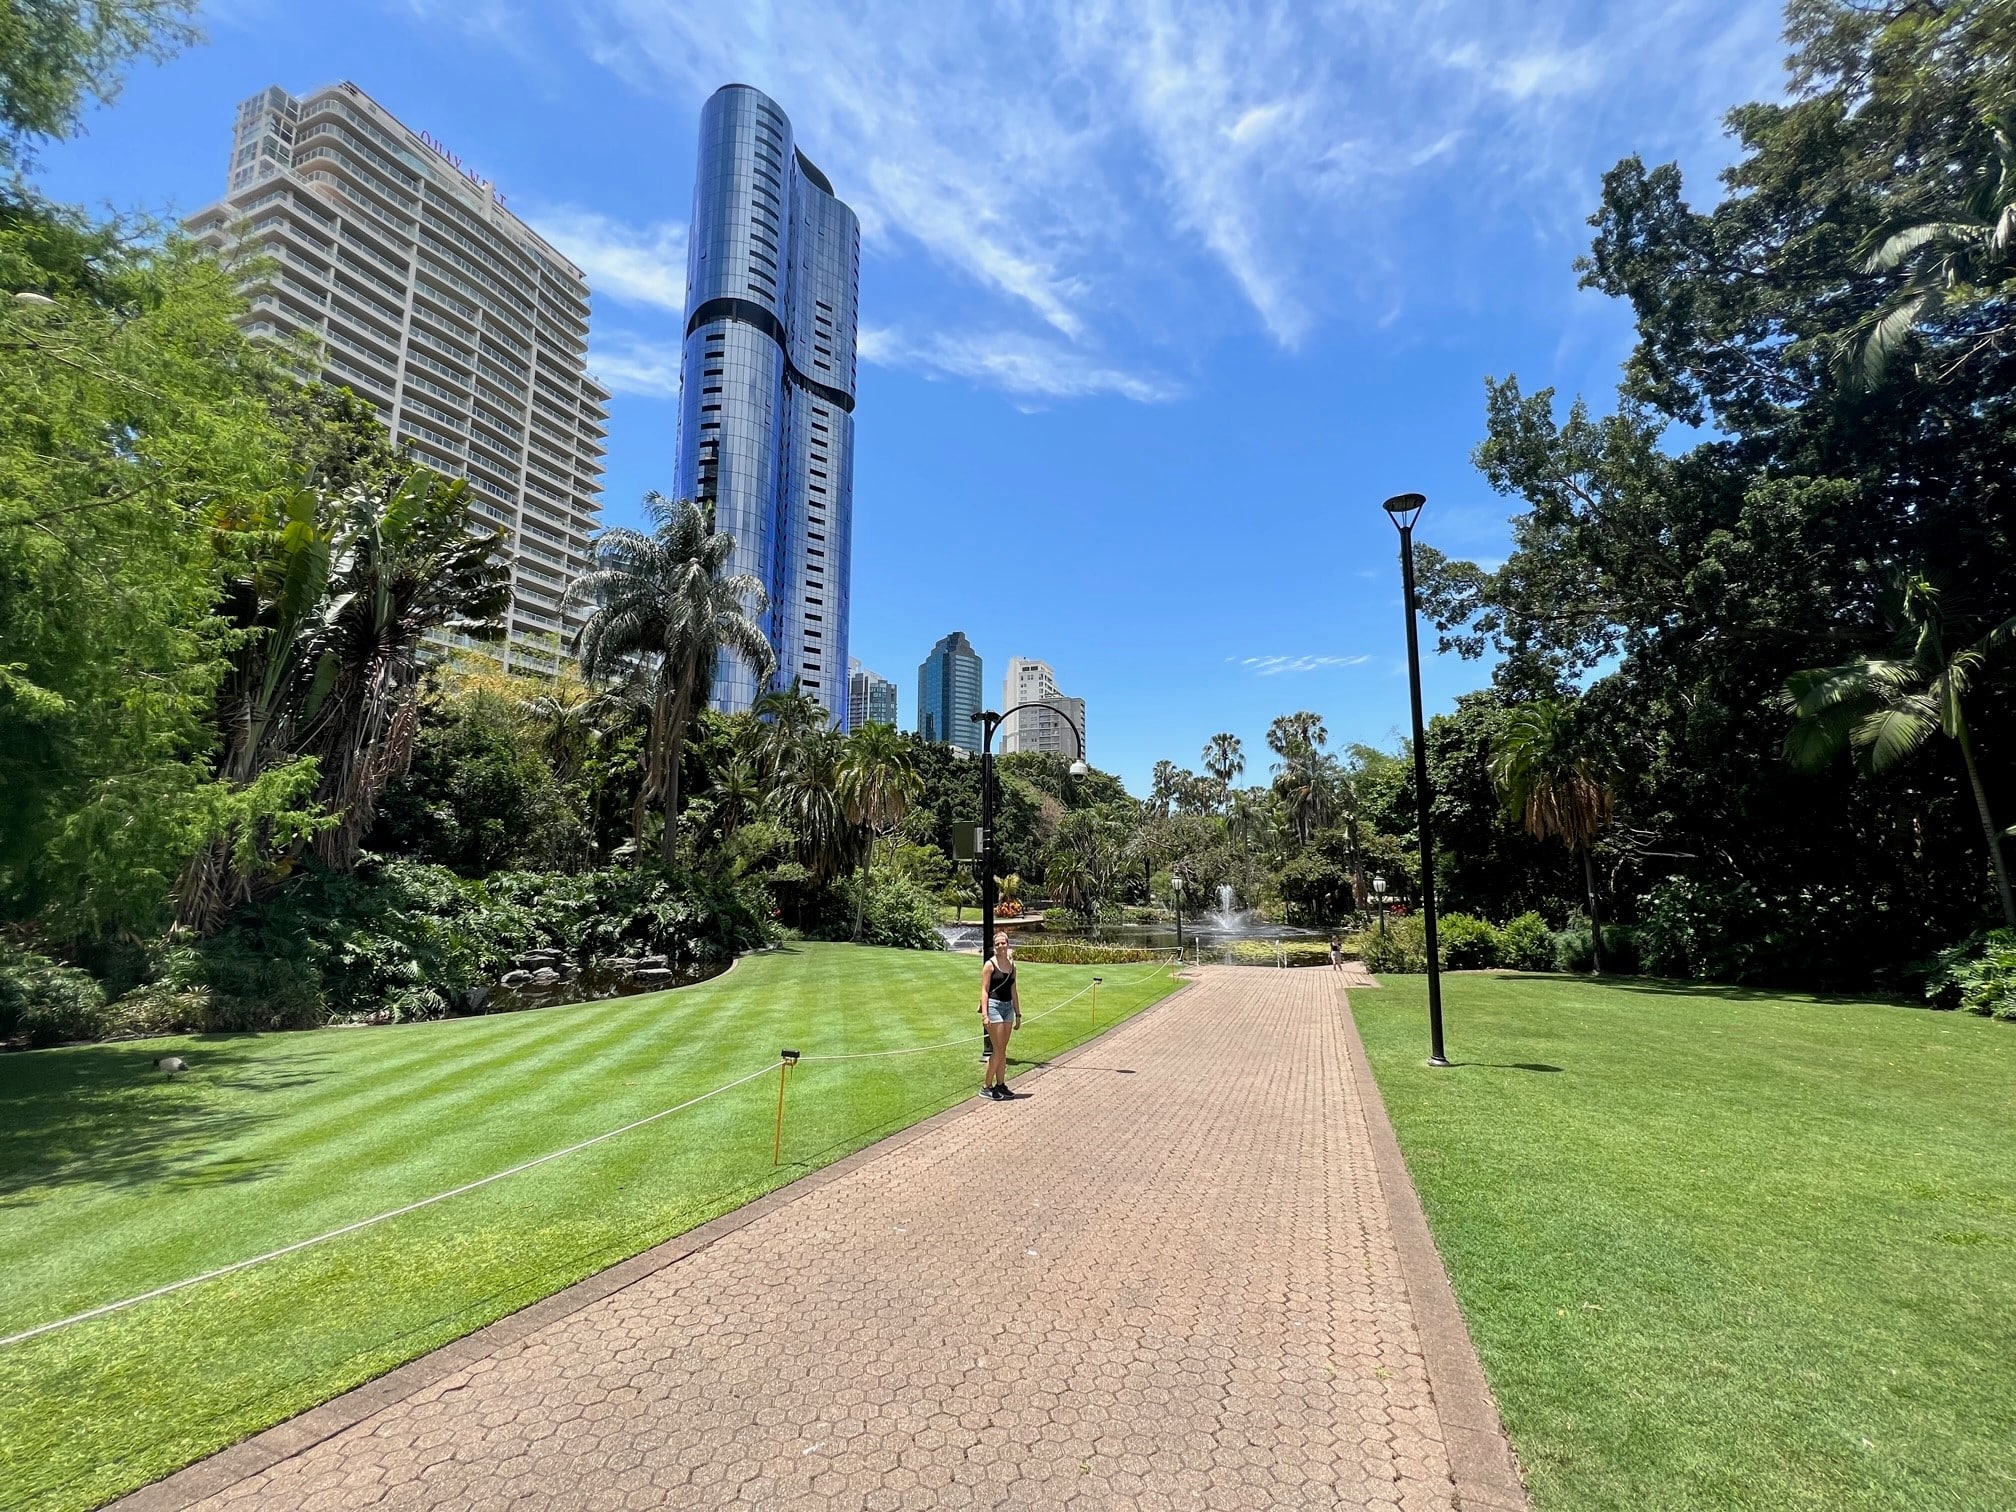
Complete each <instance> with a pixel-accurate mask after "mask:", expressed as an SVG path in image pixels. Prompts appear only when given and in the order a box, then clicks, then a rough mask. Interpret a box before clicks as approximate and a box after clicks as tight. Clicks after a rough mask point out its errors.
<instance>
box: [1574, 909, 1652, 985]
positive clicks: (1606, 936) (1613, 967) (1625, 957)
mask: <svg viewBox="0 0 2016 1512" xmlns="http://www.w3.org/2000/svg"><path fill="white" fill-rule="evenodd" d="M1639 964H1640V961H1639V947H1638V931H1637V930H1635V929H1633V928H1631V927H1630V926H1629V925H1625V924H1605V925H1604V926H1603V969H1604V970H1605V971H1607V972H1611V973H1614V974H1615V975H1618V976H1631V975H1633V974H1635V973H1636V972H1637V971H1638V969H1639ZM1554 969H1555V970H1556V971H1573V972H1580V973H1583V974H1585V975H1586V974H1587V973H1589V972H1591V971H1593V970H1595V969H1596V951H1595V947H1594V944H1593V942H1592V940H1591V938H1590V931H1589V922H1588V920H1586V919H1578V920H1576V921H1575V922H1574V923H1573V924H1571V925H1569V926H1568V927H1567V928H1566V929H1558V930H1556V931H1555V932H1554Z"/></svg>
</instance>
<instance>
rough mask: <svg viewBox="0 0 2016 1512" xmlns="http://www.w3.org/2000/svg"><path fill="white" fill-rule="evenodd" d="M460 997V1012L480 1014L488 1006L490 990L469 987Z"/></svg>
mask: <svg viewBox="0 0 2016 1512" xmlns="http://www.w3.org/2000/svg"><path fill="white" fill-rule="evenodd" d="M461 996H462V1011H463V1012H464V1013H481V1012H482V1011H483V1010H484V1009H485V1008H488V1007H489V1006H490V989H489V988H488V987H471V988H468V989H467V990H466V991H464V992H463V993H462V995H461Z"/></svg>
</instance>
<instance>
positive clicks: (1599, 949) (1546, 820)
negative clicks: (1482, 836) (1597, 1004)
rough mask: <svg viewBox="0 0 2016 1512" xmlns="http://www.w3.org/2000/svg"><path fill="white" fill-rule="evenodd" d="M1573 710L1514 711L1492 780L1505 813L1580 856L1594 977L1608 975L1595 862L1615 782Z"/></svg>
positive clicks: (1500, 740)
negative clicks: (1589, 746)
mask: <svg viewBox="0 0 2016 1512" xmlns="http://www.w3.org/2000/svg"><path fill="white" fill-rule="evenodd" d="M1577 723H1578V722H1577V720H1576V717H1575V708H1574V706H1573V705H1570V704H1565V703H1558V702H1555V701H1553V700H1551V699H1541V700H1538V701H1537V702H1534V703H1528V704H1521V705H1519V706H1518V707H1517V708H1516V709H1514V710H1512V712H1511V714H1510V716H1509V717H1508V718H1507V719H1506V721H1505V725H1504V727H1503V728H1502V729H1501V730H1500V731H1499V732H1498V735H1497V737H1496V738H1495V739H1494V740H1493V741H1492V750H1491V779H1492V781H1493V782H1494V783H1495V784H1496V785H1497V788H1498V796H1499V798H1500V799H1501V800H1502V801H1503V802H1504V804H1505V812H1506V814H1507V815H1508V816H1509V817H1511V818H1512V819H1514V820H1515V821H1517V822H1518V823H1520V824H1522V825H1524V826H1525V828H1526V832H1527V833H1528V834H1530V835H1532V836H1533V837H1534V838H1535V839H1538V840H1546V839H1549V838H1553V839H1558V840H1560V841H1561V842H1562V843H1563V844H1564V845H1566V846H1567V847H1568V850H1569V853H1570V854H1571V855H1574V856H1579V857H1581V860H1582V883H1583V886H1584V887H1585V888H1587V889H1588V893H1589V933H1590V938H1591V941H1592V945H1593V959H1594V963H1595V968H1596V975H1598V976H1601V975H1602V974H1603V919H1602V915H1601V913H1600V912H1599V911H1598V908H1597V899H1596V864H1595V861H1594V860H1593V859H1592V857H1591V854H1590V853H1591V852H1592V851H1593V850H1594V848H1595V845H1596V841H1597V840H1598V838H1600V837H1601V835H1602V833H1603V828H1604V826H1605V825H1607V824H1608V823H1609V822H1610V813H1611V810H1612V809H1613V808H1614V807H1615V806H1616V802H1617V797H1616V791H1615V785H1614V777H1613V775H1612V773H1611V772H1610V770H1609V768H1608V767H1606V766H1605V765H1604V764H1603V762H1602V761H1601V760H1599V759H1598V758H1597V756H1596V755H1595V754H1594V753H1593V752H1592V751H1590V749H1589V748H1588V745H1587V743H1586V742H1585V741H1584V740H1583V739H1582V736H1581V732H1580V730H1579V729H1578V728H1577Z"/></svg>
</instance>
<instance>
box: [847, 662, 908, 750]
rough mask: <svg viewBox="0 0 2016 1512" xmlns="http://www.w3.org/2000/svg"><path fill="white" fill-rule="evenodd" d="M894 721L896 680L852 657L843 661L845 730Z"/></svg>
mask: <svg viewBox="0 0 2016 1512" xmlns="http://www.w3.org/2000/svg"><path fill="white" fill-rule="evenodd" d="M894 723H896V684H894V683H893V682H891V681H889V679H888V678H886V677H881V676H878V675H877V674H876V673H873V672H870V671H869V670H868V669H867V668H866V667H864V666H862V665H861V663H860V662H858V661H855V660H854V659H853V658H851V657H850V658H848V661H847V730H848V733H850V734H851V733H853V732H854V731H855V730H858V729H860V728H861V726H863V725H864V724H888V725H893V724H894Z"/></svg>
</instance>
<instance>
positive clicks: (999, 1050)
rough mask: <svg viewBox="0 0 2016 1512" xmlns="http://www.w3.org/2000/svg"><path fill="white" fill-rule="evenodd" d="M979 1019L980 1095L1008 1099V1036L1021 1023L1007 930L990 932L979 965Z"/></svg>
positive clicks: (997, 1100) (1018, 995)
mask: <svg viewBox="0 0 2016 1512" xmlns="http://www.w3.org/2000/svg"><path fill="white" fill-rule="evenodd" d="M980 1022H981V1023H983V1024H985V1025H986V1026H987V1044H988V1047H989V1054H988V1056H987V1072H986V1076H985V1079H984V1080H983V1082H982V1084H981V1087H980V1095H981V1096H982V1097H988V1098H992V1099H993V1100H994V1101H995V1102H1008V1101H1010V1100H1012V1099H1013V1098H1014V1096H1015V1094H1014V1093H1013V1092H1010V1091H1009V1090H1008V1036H1009V1035H1011V1034H1013V1033H1014V1032H1015V1031H1016V1030H1017V1029H1019V1028H1021V1027H1022V993H1021V989H1020V988H1018V987H1017V986H1016V984H1015V962H1014V959H1013V958H1012V957H1011V956H1010V955H1009V954H1008V931H1007V930H1005V929H1004V930H1002V931H1001V933H999V934H997V935H996V936H994V954H992V955H991V956H989V957H988V958H987V964H986V965H985V966H982V967H981V968H980Z"/></svg>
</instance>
